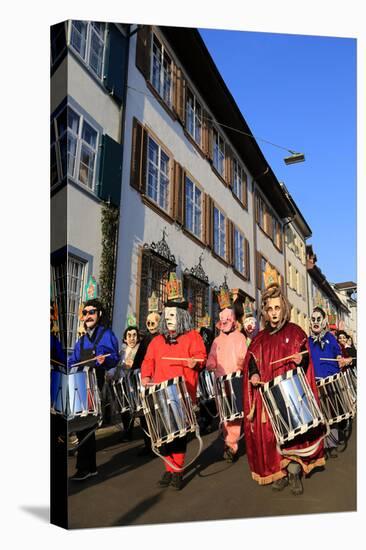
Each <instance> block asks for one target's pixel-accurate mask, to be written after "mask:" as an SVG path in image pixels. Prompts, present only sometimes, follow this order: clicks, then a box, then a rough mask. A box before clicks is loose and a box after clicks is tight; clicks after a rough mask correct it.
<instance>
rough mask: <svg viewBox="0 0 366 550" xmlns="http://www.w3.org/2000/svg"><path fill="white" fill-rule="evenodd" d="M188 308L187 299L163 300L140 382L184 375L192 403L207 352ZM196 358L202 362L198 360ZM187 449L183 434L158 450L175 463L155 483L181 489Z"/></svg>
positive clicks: (160, 380)
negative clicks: (156, 332)
mask: <svg viewBox="0 0 366 550" xmlns="http://www.w3.org/2000/svg"><path fill="white" fill-rule="evenodd" d="M187 307H188V303H187V302H186V301H173V300H170V301H168V302H166V303H165V307H164V310H163V314H162V318H161V320H160V324H159V332H160V334H159V335H158V336H156V337H155V338H154V340H152V342H151V343H150V344H149V346H148V348H147V352H146V355H145V358H144V360H143V362H142V366H141V383H142V385H144V386H146V385H148V384H149V383H153V384H158V383H160V382H164V381H165V380H169V379H170V378H174V377H176V376H183V378H184V380H185V382H186V386H187V390H188V393H189V394H190V396H191V400H192V403H195V401H196V392H197V384H198V375H199V371H200V370H201V369H202V368H203V366H204V363H205V361H206V358H207V354H206V348H205V344H204V342H203V339H202V337H201V336H200V335H199V334H198V332H197V331H196V330H193V328H192V321H191V316H190V315H189V312H188V311H187ZM169 356H170V357H172V358H174V357H175V358H182V360H176V359H172V360H171V361H169V360H165V359H162V358H163V357H169ZM197 359H201V360H202V361H200V362H197ZM164 447H165V448H164ZM186 448H187V437H186V436H185V437H180V438H177V439H174V440H173V441H172V442H171V443H167V444H166V445H165V446H163V448H162V449H161V450H160V452H161V454H162V456H165V457H166V458H167V459H168V460H169V462H170V463H171V464H173V465H174V468H172V467H171V466H170V465H169V464H167V463H166V462H164V465H165V473H164V475H163V477H162V478H161V479H160V481H159V482H158V485H159V486H160V487H168V486H169V485H170V486H171V487H172V488H173V489H176V490H180V489H181V488H182V482H183V474H182V470H183V466H184V460H185V453H186Z"/></svg>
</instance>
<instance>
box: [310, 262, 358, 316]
mask: <svg viewBox="0 0 366 550" xmlns="http://www.w3.org/2000/svg"><path fill="white" fill-rule="evenodd" d="M308 273H309V275H310V277H311V278H312V279H313V280H314V281H315V282H316V283H317V285H318V286H319V287H320V288H321V289H322V290H323V292H324V293H325V294H326V295H327V296H328V298H329V299H330V300H331V301H332V302H333V304H335V305H337V306H338V307H339V308H340V309H343V311H345V312H346V313H350V311H349V309H348V308H347V307H346V306H345V305H344V304H343V302H342V301H341V300H340V299H339V298H338V296H337V294H336V292H335V291H334V290H333V288H332V287H331V285H330V283H329V282H328V281H327V278H326V276H325V275H324V274H323V273H322V272H321V269H320V268H319V267H318V266H317V265H314V267H312V268H311V269H308Z"/></svg>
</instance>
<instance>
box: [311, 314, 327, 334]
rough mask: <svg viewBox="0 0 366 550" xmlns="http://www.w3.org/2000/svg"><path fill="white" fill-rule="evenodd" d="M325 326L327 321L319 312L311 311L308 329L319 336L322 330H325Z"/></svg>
mask: <svg viewBox="0 0 366 550" xmlns="http://www.w3.org/2000/svg"><path fill="white" fill-rule="evenodd" d="M326 326H327V320H326V318H325V317H323V315H322V314H321V313H320V311H313V313H312V314H311V319H310V329H311V332H312V333H314V334H319V333H320V332H321V331H322V330H325V328H326Z"/></svg>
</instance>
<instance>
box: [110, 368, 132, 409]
mask: <svg viewBox="0 0 366 550" xmlns="http://www.w3.org/2000/svg"><path fill="white" fill-rule="evenodd" d="M111 386H112V391H113V393H114V396H115V398H116V403H117V406H118V410H119V412H120V413H124V412H127V411H130V410H131V403H130V395H129V391H128V386H127V372H126V371H122V372H121V377H120V378H119V379H118V380H112V381H111Z"/></svg>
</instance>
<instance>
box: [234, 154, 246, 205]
mask: <svg viewBox="0 0 366 550" xmlns="http://www.w3.org/2000/svg"><path fill="white" fill-rule="evenodd" d="M233 191H234V194H235V195H236V196H237V197H238V199H239V200H240V202H244V189H243V169H242V167H241V166H240V164H239V162H238V161H237V160H236V159H235V158H234V159H233Z"/></svg>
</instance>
